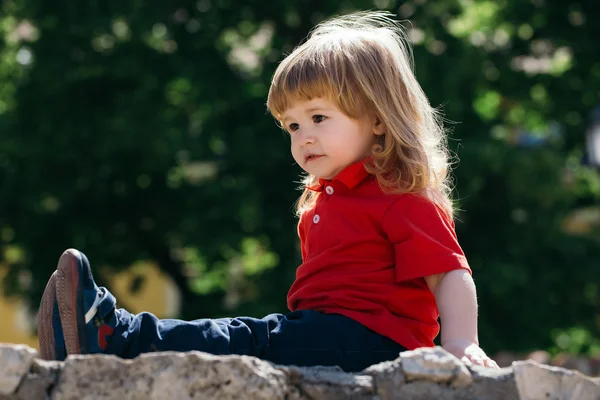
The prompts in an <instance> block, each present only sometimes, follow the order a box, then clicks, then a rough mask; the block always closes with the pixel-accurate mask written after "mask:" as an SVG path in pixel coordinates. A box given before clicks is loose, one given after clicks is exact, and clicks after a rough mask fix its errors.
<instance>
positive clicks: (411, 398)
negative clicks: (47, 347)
mask: <svg viewBox="0 0 600 400" xmlns="http://www.w3.org/2000/svg"><path fill="white" fill-rule="evenodd" d="M35 355H36V352H35V351H34V350H32V349H29V348H27V347H25V346H8V345H3V346H0V363H1V364H0V382H1V385H2V386H0V388H2V390H3V392H0V400H38V399H39V400H66V399H78V400H79V399H98V400H103V399H119V400H129V399H131V400H137V399H167V400H175V399H177V400H179V399H181V400H187V399H242V400H243V399H248V400H255V399H256V400H263V399H264V400H266V399H269V400H271V399H274V400H275V399H282V400H283V399H285V400H309V399H310V400H337V399H340V400H341V399H372V400H392V399H404V400H430V399H436V400H519V399H520V400H541V399H544V400H548V399H550V400H571V399H573V400H574V399H577V400H600V381H599V379H598V378H590V377H587V376H585V375H582V374H581V373H578V372H574V371H572V370H568V369H564V368H556V367H547V366H544V365H540V364H537V363H535V362H531V361H529V362H516V363H514V364H513V366H512V367H509V368H502V369H488V368H482V367H470V368H466V367H465V366H464V365H463V364H462V363H460V361H458V359H457V358H456V357H454V356H452V355H450V354H449V353H447V352H446V351H445V350H444V349H442V348H430V349H419V350H415V351H411V352H404V353H401V354H400V355H399V357H398V359H396V360H393V361H388V362H384V363H381V364H377V365H373V366H371V367H369V368H367V369H366V370H364V371H362V372H360V373H354V374H351V373H346V372H343V371H342V370H340V369H339V368H332V367H315V368H300V367H294V366H279V365H274V364H272V363H269V362H267V361H263V360H259V359H257V358H253V357H245V356H214V355H210V354H206V353H201V352H189V353H176V352H165V353H151V354H144V355H142V356H140V357H138V358H136V359H134V360H123V359H121V358H118V357H114V356H106V355H94V356H71V357H69V358H67V360H66V361H65V362H50V361H42V360H39V359H36V358H35Z"/></svg>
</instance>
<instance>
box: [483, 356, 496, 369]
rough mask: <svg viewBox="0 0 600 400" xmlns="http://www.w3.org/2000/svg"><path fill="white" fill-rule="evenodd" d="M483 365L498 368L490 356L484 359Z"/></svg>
mask: <svg viewBox="0 0 600 400" xmlns="http://www.w3.org/2000/svg"><path fill="white" fill-rule="evenodd" d="M485 366H486V367H488V368H500V367H499V366H498V364H497V363H496V361H494V360H492V359H491V358H488V359H487V360H485Z"/></svg>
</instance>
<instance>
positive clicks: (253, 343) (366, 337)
mask: <svg viewBox="0 0 600 400" xmlns="http://www.w3.org/2000/svg"><path fill="white" fill-rule="evenodd" d="M52 279H55V280H56V297H54V296H52V294H53V293H51V291H49V293H48V295H46V294H45V296H44V298H43V300H42V306H41V307H40V309H46V310H47V309H51V310H56V308H58V310H59V312H58V313H56V312H54V313H48V312H46V313H45V314H47V315H51V316H56V315H57V314H59V315H60V318H46V319H45V321H50V324H51V326H52V331H53V333H54V334H53V335H49V334H45V335H40V351H41V354H42V355H44V354H50V355H52V354H55V356H56V357H57V358H59V356H60V354H61V351H62V352H63V353H64V347H65V346H66V349H67V353H68V354H79V353H84V354H85V353H109V354H116V355H118V356H120V357H123V358H132V357H135V356H137V355H139V354H141V353H146V352H151V351H168V350H174V351H190V350H200V351H205V352H208V353H212V354H243V355H250V356H255V357H259V358H263V359H265V360H268V361H272V362H274V363H277V364H283V365H299V366H315V365H329V366H334V365H338V366H340V367H342V368H343V369H344V370H346V371H360V370H362V369H364V368H366V367H367V366H369V365H372V364H375V363H378V362H381V361H386V360H392V359H394V358H396V357H397V356H398V353H399V352H401V351H403V350H405V348H404V347H402V346H401V345H399V344H397V343H395V342H394V341H392V340H391V339H389V338H386V337H384V336H382V335H379V334H378V333H376V332H373V331H371V330H370V329H368V328H366V327H365V326H363V325H361V324H359V323H358V322H356V321H354V320H352V319H351V318H348V317H345V316H342V315H337V314H323V313H320V312H317V311H310V310H302V311H296V312H293V313H290V314H287V315H282V314H272V315H269V316H267V317H264V318H262V319H256V318H250V317H238V318H222V319H200V320H196V321H189V322H187V321H181V320H173V319H167V320H159V319H158V318H156V317H155V316H154V315H152V314H149V313H141V314H138V315H132V314H130V313H129V312H127V311H126V310H123V309H119V310H116V309H115V305H116V300H115V298H114V297H113V296H112V295H111V294H110V293H109V292H108V291H107V290H106V289H105V288H98V286H96V284H95V283H94V280H93V277H92V274H91V269H90V266H89V263H88V261H87V258H86V257H85V255H83V254H82V253H80V252H78V251H76V250H67V251H66V252H65V253H63V255H62V257H61V259H60V261H59V265H58V271H57V272H56V277H55V278H51V281H52ZM50 283H51V282H49V284H50ZM44 301H46V303H47V304H44ZM55 303H56V304H57V306H58V307H56V306H55ZM61 329H62V336H63V337H64V344H62V343H61V340H60V336H61V335H60V333H61ZM40 330H43V329H42V326H40ZM57 332H58V334H56V333H57ZM57 338H58V339H57ZM61 346H62V350H61ZM63 358H64V356H63ZM59 359H60V358H59Z"/></svg>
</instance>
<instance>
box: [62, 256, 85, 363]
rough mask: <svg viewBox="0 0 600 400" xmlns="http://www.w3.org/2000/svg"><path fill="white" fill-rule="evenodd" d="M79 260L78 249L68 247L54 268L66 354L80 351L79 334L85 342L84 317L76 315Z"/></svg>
mask: <svg viewBox="0 0 600 400" xmlns="http://www.w3.org/2000/svg"><path fill="white" fill-rule="evenodd" d="M80 262H81V255H80V253H79V251H77V250H74V249H68V250H66V251H65V252H64V253H63V254H62V255H61V256H60V259H59V260H58V267H57V269H56V300H57V302H58V311H59V313H60V322H61V324H62V330H63V336H64V338H65V347H66V348H67V355H70V354H81V353H82V351H81V346H80V343H81V341H80V336H82V339H83V340H84V343H85V338H83V336H84V335H85V317H84V316H83V315H77V305H78V304H79V303H80V302H81V291H80V290H77V289H78V285H79V263H80ZM79 327H82V329H79Z"/></svg>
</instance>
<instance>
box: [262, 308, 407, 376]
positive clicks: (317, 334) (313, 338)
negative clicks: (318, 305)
mask: <svg viewBox="0 0 600 400" xmlns="http://www.w3.org/2000/svg"><path fill="white" fill-rule="evenodd" d="M405 350H406V348H405V347H403V346H401V345H400V344H398V343H396V342H394V341H393V340H391V339H389V338H387V337H385V336H383V335H380V334H378V333H376V332H374V331H372V330H370V329H369V328H367V327H365V326H364V325H362V324H360V323H358V322H356V321H355V320H353V319H351V318H348V317H346V316H343V315H339V314H323V313H320V312H318V311H311V310H300V311H295V312H292V313H290V314H287V315H285V316H284V317H283V318H281V319H280V321H279V322H278V324H277V326H276V327H275V328H274V329H272V330H270V332H269V346H268V347H267V348H266V349H265V351H264V353H263V356H262V358H264V359H266V360H269V361H271V362H274V363H276V364H282V365H299V366H315V365H329V366H336V365H337V366H339V367H341V368H342V369H343V370H344V371H347V372H358V371H362V370H363V369H365V368H367V367H368V366H370V365H373V364H378V363H380V362H383V361H389V360H394V359H396V358H397V357H398V355H399V353H400V352H402V351H405Z"/></svg>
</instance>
